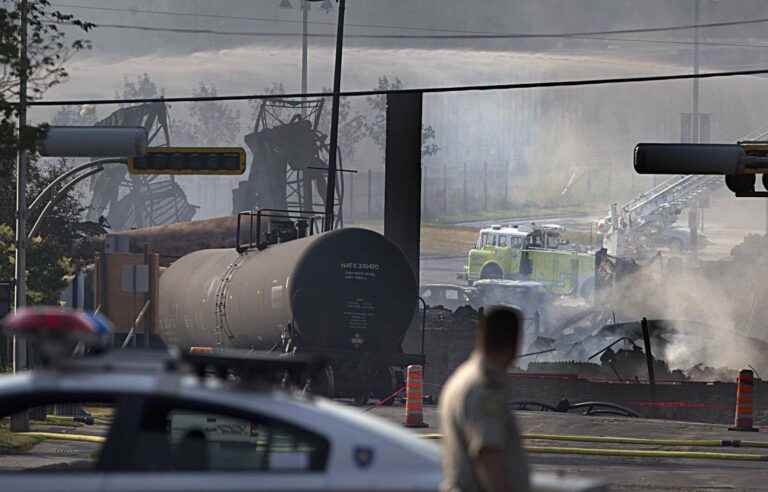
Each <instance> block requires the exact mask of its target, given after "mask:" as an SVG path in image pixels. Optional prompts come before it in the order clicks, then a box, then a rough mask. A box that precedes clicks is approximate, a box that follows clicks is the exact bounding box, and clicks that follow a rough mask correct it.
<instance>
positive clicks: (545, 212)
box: [431, 205, 605, 224]
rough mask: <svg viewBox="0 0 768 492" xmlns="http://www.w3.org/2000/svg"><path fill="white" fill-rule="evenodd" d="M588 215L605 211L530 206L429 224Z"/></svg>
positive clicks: (472, 214) (467, 215) (451, 218)
mask: <svg viewBox="0 0 768 492" xmlns="http://www.w3.org/2000/svg"><path fill="white" fill-rule="evenodd" d="M590 214H598V215H599V214H605V210H603V209H602V208H600V209H593V208H590V207H584V206H565V207H540V206H535V205H531V206H523V207H516V208H512V209H509V210H491V211H479V212H473V213H467V214H458V215H447V216H444V217H437V218H435V219H431V222H432V223H434V224H455V223H457V222H474V221H480V220H505V219H507V220H508V219H511V218H515V217H530V218H532V219H535V218H536V217H552V216H555V215H576V216H578V215H590Z"/></svg>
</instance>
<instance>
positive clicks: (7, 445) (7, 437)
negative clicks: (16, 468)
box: [0, 422, 43, 454]
mask: <svg viewBox="0 0 768 492" xmlns="http://www.w3.org/2000/svg"><path fill="white" fill-rule="evenodd" d="M42 440H43V439H42V438H40V437H37V436H27V435H23V434H17V433H15V432H11V431H10V430H9V429H8V422H3V423H2V424H0V454H4V453H22V452H24V451H28V450H29V449H31V448H32V447H33V446H34V445H35V444H38V443H39V442H41V441H42Z"/></svg>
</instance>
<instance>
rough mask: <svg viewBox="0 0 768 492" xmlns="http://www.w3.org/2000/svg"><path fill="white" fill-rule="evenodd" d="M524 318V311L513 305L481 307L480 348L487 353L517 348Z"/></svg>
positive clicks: (478, 336)
mask: <svg viewBox="0 0 768 492" xmlns="http://www.w3.org/2000/svg"><path fill="white" fill-rule="evenodd" d="M524 319H525V316H524V315H523V313H522V312H521V311H520V310H519V309H517V308H515V307H512V306H499V305H492V306H485V307H483V308H481V309H480V326H479V328H478V333H477V343H478V345H479V348H480V349H482V350H483V351H484V352H486V353H499V352H506V351H508V350H510V349H517V343H518V340H519V338H520V332H521V331H522V329H523V321H524Z"/></svg>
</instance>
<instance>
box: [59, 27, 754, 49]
mask: <svg viewBox="0 0 768 492" xmlns="http://www.w3.org/2000/svg"><path fill="white" fill-rule="evenodd" d="M766 22H768V20H767V21H766ZM55 23H57V24H63V25H68V24H70V23H66V22H58V21H57V22H55ZM95 27H97V28H99V27H101V28H107V29H125V30H135V31H149V32H169V33H178V34H208V35H214V36H243V37H258V38H286V37H288V38H293V37H295V36H296V33H292V32H280V31H220V30H216V29H200V28H185V27H156V26H142V25H136V24H106V23H98V24H95ZM608 34H611V33H608ZM307 36H308V37H310V38H321V39H322V38H326V39H332V38H335V37H336V35H335V34H334V33H317V32H315V33H312V32H310V33H307ZM344 38H345V39H380V40H438V41H446V40H457V41H469V40H504V39H529V38H538V39H543V38H570V39H590V40H599V41H613V42H629V43H655V44H673V45H682V46H686V45H687V46H691V45H695V44H697V43H695V42H693V41H682V40H663V39H632V38H629V39H627V38H604V37H600V36H598V35H597V34H595V35H591V34H445V35H441V34H396V33H389V34H366V33H349V34H345V35H344ZM698 44H699V45H700V46H717V47H739V48H768V44H754V43H733V42H717V41H700V42H699V43H698Z"/></svg>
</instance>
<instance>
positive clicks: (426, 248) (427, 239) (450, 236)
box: [421, 225, 479, 256]
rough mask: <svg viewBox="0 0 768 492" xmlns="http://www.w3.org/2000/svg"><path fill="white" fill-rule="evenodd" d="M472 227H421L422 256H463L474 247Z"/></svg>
mask: <svg viewBox="0 0 768 492" xmlns="http://www.w3.org/2000/svg"><path fill="white" fill-rule="evenodd" d="M478 230H479V229H476V228H474V227H444V226H443V227H441V226H435V225H424V226H422V227H421V254H422V255H423V256H463V255H466V254H467V253H468V252H469V250H470V249H472V248H474V247H475V241H477V232H478Z"/></svg>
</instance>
